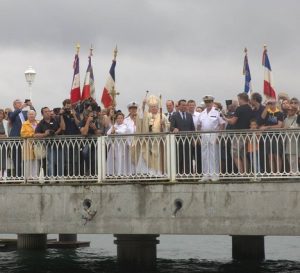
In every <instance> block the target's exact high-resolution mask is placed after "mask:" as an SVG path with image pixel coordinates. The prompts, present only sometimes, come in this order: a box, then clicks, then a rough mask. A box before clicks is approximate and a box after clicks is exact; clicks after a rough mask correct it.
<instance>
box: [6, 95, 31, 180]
mask: <svg viewBox="0 0 300 273" xmlns="http://www.w3.org/2000/svg"><path fill="white" fill-rule="evenodd" d="M13 106H14V111H13V112H10V113H9V114H8V119H9V122H10V125H11V130H10V134H9V136H10V137H20V133H21V128H22V124H23V123H24V122H25V121H26V120H27V111H24V110H23V109H24V108H25V107H28V106H29V107H30V109H31V110H34V108H33V106H32V104H31V101H30V100H27V101H26V102H22V101H21V100H19V99H16V100H15V101H14V102H13ZM21 151H22V145H20V144H19V143H17V142H16V143H15V144H14V146H13V147H12V160H13V164H14V173H13V176H16V177H20V176H22V153H21Z"/></svg>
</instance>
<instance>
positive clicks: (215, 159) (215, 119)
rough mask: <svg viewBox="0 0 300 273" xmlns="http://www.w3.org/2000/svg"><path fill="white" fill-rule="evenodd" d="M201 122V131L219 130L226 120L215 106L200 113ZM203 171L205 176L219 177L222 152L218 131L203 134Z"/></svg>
mask: <svg viewBox="0 0 300 273" xmlns="http://www.w3.org/2000/svg"><path fill="white" fill-rule="evenodd" d="M199 124H200V127H201V132H205V131H217V130H219V129H220V126H221V125H223V124H225V121H224V120H223V119H222V117H221V116H220V113H219V111H218V110H216V109H215V108H214V107H213V108H212V109H211V110H210V111H209V113H207V109H205V110H204V111H203V112H201V113H200V116H199ZM201 138H202V142H201V155H202V172H203V177H204V178H209V177H210V178H212V179H218V176H219V173H220V154H219V144H218V143H217V141H218V134H217V133H203V134H201Z"/></svg>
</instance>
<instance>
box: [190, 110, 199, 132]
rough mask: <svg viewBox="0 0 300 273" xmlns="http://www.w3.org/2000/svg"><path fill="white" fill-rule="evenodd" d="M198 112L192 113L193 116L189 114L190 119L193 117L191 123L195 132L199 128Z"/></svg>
mask: <svg viewBox="0 0 300 273" xmlns="http://www.w3.org/2000/svg"><path fill="white" fill-rule="evenodd" d="M200 114H201V113H199V112H196V111H195V112H194V113H193V114H192V113H191V115H192V117H193V122H194V126H195V131H198V128H199V117H200Z"/></svg>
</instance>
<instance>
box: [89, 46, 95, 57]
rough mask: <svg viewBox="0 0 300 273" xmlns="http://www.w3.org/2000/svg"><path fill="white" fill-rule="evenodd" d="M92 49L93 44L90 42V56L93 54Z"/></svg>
mask: <svg viewBox="0 0 300 273" xmlns="http://www.w3.org/2000/svg"><path fill="white" fill-rule="evenodd" d="M93 50H94V48H93V44H91V47H90V56H93Z"/></svg>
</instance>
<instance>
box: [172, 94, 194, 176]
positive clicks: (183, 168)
mask: <svg viewBox="0 0 300 273" xmlns="http://www.w3.org/2000/svg"><path fill="white" fill-rule="evenodd" d="M170 131H171V132H173V133H175V134H177V133H179V132H191V131H192V132H194V131H195V125H194V121H193V117H192V115H191V114H190V113H188V112H187V103H186V100H184V99H181V100H180V101H178V112H176V113H174V114H173V116H172V118H171V125H170ZM187 138H188V136H180V135H178V136H177V143H178V145H176V147H177V157H178V160H176V162H177V172H178V173H179V174H184V175H190V174H191V160H190V159H191V151H190V145H189V141H188V139H187Z"/></svg>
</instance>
